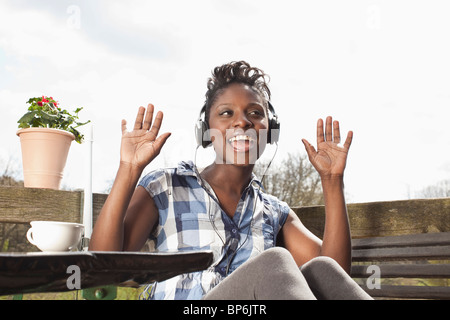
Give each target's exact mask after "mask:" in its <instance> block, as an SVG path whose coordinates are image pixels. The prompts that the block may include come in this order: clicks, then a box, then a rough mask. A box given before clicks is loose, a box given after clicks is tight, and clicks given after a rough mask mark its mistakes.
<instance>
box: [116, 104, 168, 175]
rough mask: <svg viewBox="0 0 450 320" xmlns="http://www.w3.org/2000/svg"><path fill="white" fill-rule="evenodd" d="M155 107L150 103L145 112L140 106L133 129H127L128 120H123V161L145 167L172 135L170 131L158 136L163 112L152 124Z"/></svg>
mask: <svg viewBox="0 0 450 320" xmlns="http://www.w3.org/2000/svg"><path fill="white" fill-rule="evenodd" d="M153 109H154V107H153V105H149V106H148V108H147V112H146V113H145V109H144V108H143V107H141V108H139V111H138V115H137V117H136V121H135V124H134V128H133V130H132V131H127V130H126V121H125V120H123V121H122V143H121V149H120V159H121V162H122V163H128V164H131V165H133V166H137V167H141V168H143V167H145V166H146V165H147V164H149V163H150V162H151V161H152V160H153V159H154V158H156V156H158V154H159V153H160V151H161V148H162V146H163V145H164V143H165V142H166V140H167V138H168V137H169V136H170V133H164V134H162V135H160V136H159V137H158V132H159V129H160V127H161V123H162V119H163V114H162V112H158V114H157V115H156V117H155V119H154V123H153V126H152V122H153ZM144 113H145V119H144ZM150 127H151V128H150Z"/></svg>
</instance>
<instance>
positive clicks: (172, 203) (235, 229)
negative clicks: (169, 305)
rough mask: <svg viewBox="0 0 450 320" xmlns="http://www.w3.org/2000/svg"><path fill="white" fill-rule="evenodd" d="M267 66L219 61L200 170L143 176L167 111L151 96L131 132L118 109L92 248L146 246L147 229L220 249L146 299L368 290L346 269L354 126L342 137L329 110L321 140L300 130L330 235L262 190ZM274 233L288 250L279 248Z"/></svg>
mask: <svg viewBox="0 0 450 320" xmlns="http://www.w3.org/2000/svg"><path fill="white" fill-rule="evenodd" d="M265 76H266V75H265V74H264V73H263V72H262V71H261V70H260V69H257V68H252V67H251V66H250V65H249V64H248V63H246V62H244V61H241V62H233V63H230V64H225V65H223V66H220V67H217V68H215V70H214V72H213V76H212V78H210V79H209V81H208V91H207V93H206V102H205V106H204V111H205V123H206V125H207V126H208V129H209V130H208V131H209V132H210V133H211V138H210V139H211V144H212V145H213V147H214V150H215V153H216V159H215V161H214V162H213V163H212V164H211V165H209V166H208V167H206V168H204V169H203V170H201V172H199V170H197V168H196V166H195V164H193V163H192V162H181V163H180V164H179V166H178V167H177V168H171V169H161V170H155V171H153V172H151V173H149V174H148V175H146V176H145V177H143V178H142V180H141V181H140V182H139V185H138V187H136V185H137V183H138V180H139V178H140V176H141V174H142V172H143V170H144V168H145V167H146V166H147V165H148V164H149V163H151V161H152V160H153V159H154V158H155V157H156V156H157V155H158V154H159V152H160V150H161V148H162V147H163V145H164V143H165V142H166V140H167V139H168V137H169V136H170V133H164V134H161V135H159V136H158V133H159V129H160V126H161V123H162V120H163V114H162V113H161V112H158V113H157V114H156V116H155V118H154V119H153V113H154V107H153V105H151V104H150V105H149V106H148V108H147V110H146V111H145V109H144V108H143V107H141V108H139V111H138V115H137V117H136V121H135V123H134V128H133V130H132V131H130V132H128V131H127V128H126V122H125V121H124V120H122V143H121V153H120V166H119V169H118V173H117V176H116V179H115V181H114V185H113V187H112V189H111V192H110V194H109V196H108V199H107V200H106V202H105V204H104V207H103V209H102V211H101V213H100V215H99V218H98V220H97V222H96V225H95V228H94V231H93V234H92V237H91V242H90V250H96V251H100V250H105V251H106V250H112V251H121V250H123V251H138V250H140V249H141V248H142V247H143V245H144V244H145V242H146V241H147V239H149V238H151V239H152V240H153V241H154V244H155V248H156V249H158V250H160V251H165V250H198V249H210V250H212V251H213V253H214V263H213V265H212V266H211V267H210V268H208V269H207V270H204V271H201V272H194V273H189V274H182V275H179V276H176V277H174V278H172V279H169V280H167V281H164V282H161V283H155V284H152V285H151V286H149V287H148V290H146V292H145V293H146V294H145V296H146V297H147V298H151V299H201V298H203V299H255V298H256V299H315V298H325V299H327V298H335V299H353V298H354V299H369V298H370V297H369V296H368V295H367V294H366V293H365V292H364V291H363V290H362V289H360V288H359V286H358V285H356V284H355V283H354V282H353V281H352V280H351V278H350V277H349V276H348V274H347V273H348V272H349V271H350V264H351V241H350V230H349V224H348V218H347V211H346V205H345V199H344V192H343V174H344V168H345V164H346V159H347V154H348V150H349V148H350V144H351V141H352V132H349V133H348V135H347V138H346V140H345V142H344V145H343V147H341V146H339V145H338V144H339V143H340V142H341V138H340V130H339V123H338V122H337V121H334V122H333V121H332V119H331V117H328V118H327V119H326V122H325V124H324V123H323V121H322V120H319V121H318V123H317V151H316V149H315V148H314V147H313V146H312V145H311V144H310V143H309V142H308V141H306V140H303V143H304V145H305V148H306V151H307V153H308V156H309V159H310V161H311V163H312V164H313V165H314V167H315V168H316V169H317V171H318V172H319V174H320V177H321V179H322V187H323V193H324V200H325V211H326V223H325V230H324V237H323V241H322V240H320V239H318V238H317V237H316V236H314V235H313V234H312V233H311V232H309V231H308V230H307V229H306V228H305V227H304V226H303V224H302V223H301V221H300V220H299V218H298V217H297V215H296V214H295V213H294V212H293V211H292V210H291V209H290V208H289V207H288V206H287V204H286V203H284V202H282V201H280V200H278V199H276V198H275V197H273V196H270V195H267V194H266V193H264V192H263V190H262V188H261V185H260V182H259V181H258V180H257V178H256V177H255V176H254V175H253V173H252V171H253V167H254V161H255V160H256V159H255V158H257V157H258V155H259V154H261V153H262V151H263V150H264V147H265V143H266V141H267V136H266V134H267V130H268V128H269V122H270V119H269V112H268V104H269V102H268V101H270V91H269V88H268V86H267V83H266V81H265ZM152 123H153V125H152ZM324 126H325V128H324ZM206 144H208V143H206ZM255 150H256V152H255ZM255 155H256V156H255ZM277 239H281V243H282V246H283V247H284V248H285V249H284V248H282V247H276V248H275V245H276V242H277Z"/></svg>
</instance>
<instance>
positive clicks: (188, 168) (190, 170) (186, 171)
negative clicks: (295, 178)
mask: <svg viewBox="0 0 450 320" xmlns="http://www.w3.org/2000/svg"><path fill="white" fill-rule="evenodd" d="M201 171H202V170H199V169H198V168H197V167H196V165H195V164H194V163H193V162H192V161H191V160H188V161H181V162H180V163H179V164H178V167H177V173H178V174H179V175H181V176H193V177H196V178H197V180H198V179H201V178H200V177H199V174H200V172H201ZM253 183H256V185H257V186H258V187H261V188H262V189H264V187H263V185H262V183H261V181H260V180H259V179H258V177H257V176H256V175H255V174H254V173H252V179H251V180H250V183H249V186H250V185H252V184H253Z"/></svg>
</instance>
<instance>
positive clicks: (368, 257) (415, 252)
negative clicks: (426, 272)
mask: <svg viewBox="0 0 450 320" xmlns="http://www.w3.org/2000/svg"><path fill="white" fill-rule="evenodd" d="M352 258H353V261H389V260H390V261H393V260H420V259H427V260H432V259H435V260H438V259H450V245H448V246H438V247H403V248H381V249H362V250H352Z"/></svg>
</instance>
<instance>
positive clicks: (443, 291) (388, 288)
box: [362, 285, 450, 300]
mask: <svg viewBox="0 0 450 320" xmlns="http://www.w3.org/2000/svg"><path fill="white" fill-rule="evenodd" d="M362 288H363V289H364V290H365V291H366V292H367V293H368V294H369V295H370V296H372V297H374V298H406V299H445V300H450V287H426V286H392V285H382V286H381V289H368V288H366V287H364V286H362Z"/></svg>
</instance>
